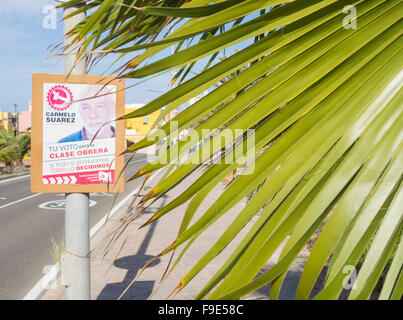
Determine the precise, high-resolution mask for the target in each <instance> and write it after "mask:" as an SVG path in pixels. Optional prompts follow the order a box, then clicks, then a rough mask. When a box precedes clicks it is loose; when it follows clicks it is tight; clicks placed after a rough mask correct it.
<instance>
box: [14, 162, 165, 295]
mask: <svg viewBox="0 0 403 320" xmlns="http://www.w3.org/2000/svg"><path fill="white" fill-rule="evenodd" d="M163 169H164V168H161V169H159V170H158V171H157V172H155V173H154V174H153V175H152V176H151V177H150V178H149V179H148V182H150V181H152V180H153V179H154V178H155V176H157V175H158V174H159V173H160V172H161V170H163ZM139 189H140V186H139V187H138V188H136V189H135V190H133V191H132V192H131V193H130V194H128V195H127V196H126V197H125V198H124V199H122V200H121V201H120V202H119V203H118V204H117V205H116V206H114V207H113V209H112V210H111V212H110V214H109V219H110V218H112V216H113V215H115V214H116V213H117V212H118V211H119V209H120V208H121V207H122V206H123V205H124V204H125V203H126V202H127V201H128V200H129V199H130V198H131V197H132V196H133V195H134V194H135V193H136V192H137V191H138V190H139ZM107 218H108V214H106V215H105V216H104V217H103V218H102V219H101V220H100V221H99V222H98V223H97V224H96V225H95V226H93V227H92V228H91V230H90V238H92V237H93V236H94V235H95V234H96V233H97V232H98V231H99V230H100V229H101V228H102V227H103V225H104V224H105V222H106V219H107ZM59 271H60V267H59V263H56V264H55V265H53V266H52V267H51V268H50V269H49V271H48V272H47V273H46V274H45V275H44V276H43V277H42V278H41V279H40V280H39V281H38V282H37V283H36V284H35V286H34V287H33V288H32V289H31V290H29V292H28V293H27V294H26V295H25V297H24V298H22V300H36V299H37V298H38V297H39V296H40V295H41V293H42V292H43V291H44V290H45V289H46V288H47V287H48V286H49V284H50V283H52V281H54V280H55V278H56V276H57V275H58V273H59Z"/></svg>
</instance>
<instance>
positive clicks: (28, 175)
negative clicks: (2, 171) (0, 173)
mask: <svg viewBox="0 0 403 320" xmlns="http://www.w3.org/2000/svg"><path fill="white" fill-rule="evenodd" d="M28 177H31V175H30V174H24V175H21V176H20V177H15V178H10V179H2V180H0V184H2V183H5V182H11V181H14V180H19V179H22V178H28Z"/></svg>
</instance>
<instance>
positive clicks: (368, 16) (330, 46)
mask: <svg viewBox="0 0 403 320" xmlns="http://www.w3.org/2000/svg"><path fill="white" fill-rule="evenodd" d="M79 3H81V4H83V5H84V7H85V8H86V9H91V10H93V11H91V12H92V13H91V14H89V15H88V17H87V18H86V20H84V22H83V23H82V24H80V25H78V26H77V27H76V28H75V29H73V30H72V32H71V34H70V36H71V37H73V39H75V41H76V42H78V41H84V44H83V46H82V52H81V53H82V54H90V53H91V52H85V51H86V48H87V47H88V46H89V44H92V45H93V50H96V49H97V50H99V49H106V50H105V51H99V52H98V54H99V55H100V56H103V55H109V54H114V53H117V54H119V56H120V57H122V56H127V57H130V61H129V63H127V64H125V65H123V66H122V67H121V68H120V71H121V75H120V77H125V78H145V77H149V76H156V75H158V74H160V73H163V72H167V71H170V70H173V69H179V70H180V71H179V73H178V74H177V78H178V79H179V76H181V75H182V78H181V81H179V82H178V85H177V86H176V87H174V88H172V89H171V90H170V91H168V92H166V93H164V94H162V95H161V96H160V97H158V98H156V99H155V100H153V101H151V102H150V103H148V104H147V105H145V106H144V107H142V108H140V109H138V110H136V111H134V112H132V113H129V114H127V115H125V116H123V117H122V118H123V119H127V118H132V117H140V116H145V115H148V114H150V113H152V112H155V111H157V110H160V109H162V108H164V111H163V115H165V114H168V113H169V112H170V111H172V110H174V109H175V108H177V107H179V106H181V105H183V104H184V103H186V102H188V101H189V100H190V99H191V98H194V97H196V96H197V95H199V94H201V93H202V92H204V91H206V90H209V93H208V94H207V95H206V96H204V97H203V98H202V99H200V100H199V101H198V102H196V103H194V104H193V105H191V106H190V107H188V108H187V109H186V110H184V111H183V112H181V113H180V114H178V115H177V116H176V117H175V118H174V119H172V120H171V121H170V122H168V123H166V124H165V125H163V126H161V127H160V128H158V130H156V131H154V132H150V134H149V135H148V136H147V137H146V138H145V139H144V140H142V141H140V142H138V143H136V144H134V145H133V146H131V147H130V148H129V149H128V150H126V152H134V151H136V150H139V149H141V148H144V147H147V146H150V145H153V144H155V143H156V142H157V141H158V138H161V137H164V138H165V140H166V145H170V147H169V148H168V149H165V150H162V151H161V153H160V154H159V157H158V159H157V160H156V161H154V162H153V163H149V164H147V165H146V166H145V167H143V168H142V169H141V170H140V171H139V172H137V173H136V174H135V175H134V176H133V177H132V178H131V179H135V178H137V177H139V176H141V175H144V174H149V173H150V172H153V171H155V170H157V169H159V168H162V167H165V166H167V167H169V168H172V167H173V165H176V166H175V168H174V169H172V171H171V172H170V173H169V175H167V176H166V177H164V178H163V179H162V180H161V181H160V182H159V183H158V184H157V185H155V186H154V187H153V188H152V189H151V191H150V192H149V193H148V194H147V195H146V196H145V197H144V198H143V199H142V201H141V203H142V204H143V205H146V204H149V203H152V202H155V201H157V200H158V199H159V198H160V197H162V196H163V195H165V194H166V193H167V192H168V191H170V190H172V188H174V187H176V186H180V185H181V182H182V181H184V179H186V178H187V177H189V176H190V175H196V177H197V179H196V181H195V182H194V183H193V184H192V185H191V186H189V187H188V188H186V189H184V190H183V192H181V194H179V195H178V196H177V197H176V198H175V199H174V200H173V201H172V202H170V203H168V204H166V205H165V206H164V207H163V208H162V209H160V210H159V211H158V212H157V213H156V214H155V215H154V216H153V217H152V218H151V219H150V220H149V221H148V222H147V223H146V225H147V224H149V223H152V222H153V221H155V220H157V219H159V218H160V217H162V216H163V215H166V214H174V212H175V208H177V207H178V206H180V205H182V204H184V203H186V202H188V201H189V200H190V201H189V202H188V204H187V210H186V214H185V216H184V218H183V221H182V224H181V226H180V228H179V230H178V236H177V239H176V240H175V241H174V242H173V243H172V244H170V245H168V246H167V247H166V249H165V250H163V252H161V254H160V255H163V254H167V253H169V252H171V251H173V250H175V249H176V248H178V247H179V246H181V245H184V244H186V245H185V247H184V248H183V249H182V252H181V254H180V255H179V257H178V258H177V260H176V261H175V262H174V263H173V265H172V268H171V269H170V270H169V272H171V271H172V270H174V269H175V267H176V266H177V265H178V263H179V261H180V260H181V258H182V257H183V255H184V253H185V252H186V251H187V250H188V248H189V247H191V245H196V244H197V239H198V236H199V235H200V234H202V233H203V232H204V231H205V230H206V229H207V228H209V227H210V226H211V225H212V224H213V222H214V221H216V220H217V219H218V218H219V217H221V216H222V215H224V214H226V213H227V212H228V210H229V209H231V208H232V207H234V206H235V205H236V204H237V203H239V202H240V201H242V200H243V199H244V198H246V197H249V196H250V195H252V196H251V198H250V200H249V201H248V203H247V205H246V206H245V208H244V209H243V210H241V212H239V213H238V214H237V216H236V217H235V219H234V220H233V222H232V223H231V224H230V225H229V226H228V228H227V229H226V230H225V231H224V232H223V234H222V235H221V236H220V238H219V239H218V240H217V241H216V242H215V243H211V248H210V249H209V250H208V251H207V252H206V253H205V255H204V256H203V257H202V258H201V259H200V260H199V261H197V262H196V263H195V265H194V266H193V267H192V268H191V269H190V270H189V272H188V273H187V274H186V275H185V277H184V278H183V279H182V280H181V282H180V283H179V284H178V286H177V288H176V289H175V290H174V291H173V295H174V294H175V293H177V292H178V291H179V290H181V289H182V288H183V287H185V286H186V285H187V284H188V283H189V282H190V281H191V280H192V279H193V278H194V277H195V276H196V275H197V274H198V273H199V272H200V271H201V270H203V268H204V267H205V266H206V265H207V264H208V263H209V262H211V261H212V260H213V259H214V258H215V257H216V256H217V255H219V254H220V253H221V252H222V250H223V249H224V248H225V247H226V246H227V245H228V244H229V243H230V242H231V241H233V240H234V238H235V237H236V236H237V234H238V233H239V232H240V231H241V230H242V229H244V228H245V227H246V226H247V225H248V223H251V218H252V217H254V216H255V215H257V214H259V219H257V220H256V222H254V223H253V225H252V227H251V228H250V230H249V231H248V233H247V234H246V236H245V237H244V238H243V239H241V241H240V243H239V244H238V245H237V247H236V249H235V250H234V251H233V252H232V254H231V255H230V256H229V258H228V259H227V261H226V262H225V263H224V264H223V266H222V267H221V268H220V269H219V270H217V273H216V274H215V275H214V276H213V277H212V278H211V279H210V281H209V283H208V284H207V285H206V286H205V287H204V288H203V289H202V291H201V292H200V293H199V294H198V296H197V298H207V297H208V298H210V299H238V298H240V297H242V296H244V295H246V294H248V293H250V292H253V291H255V290H257V289H259V288H260V287H262V286H264V285H266V284H267V283H271V284H272V286H271V292H270V297H271V298H278V296H279V292H280V289H281V286H282V283H283V280H284V279H285V276H286V274H287V272H288V270H289V268H290V266H291V265H292V263H293V261H294V260H295V258H296V257H297V256H298V254H299V252H300V251H301V250H302V249H303V248H304V247H305V246H306V245H307V243H308V241H309V240H310V239H311V238H312V236H313V235H314V234H315V233H317V232H318V231H319V234H320V235H319V237H318V239H317V240H316V242H315V244H314V246H313V249H312V251H311V252H310V255H309V258H308V260H307V263H306V265H305V269H304V271H303V273H302V276H301V278H300V281H299V285H298V289H297V292H296V298H298V299H307V298H310V297H312V288H313V286H314V284H315V283H316V281H317V279H318V277H319V274H320V273H321V272H322V270H324V269H327V275H326V281H325V283H324V288H323V289H322V291H321V292H320V293H319V294H318V295H317V296H316V298H317V299H337V298H338V297H339V295H340V293H341V291H342V290H343V285H344V282H343V281H344V280H345V277H346V275H345V274H344V269H345V267H346V266H353V267H354V268H356V269H357V270H358V277H357V283H356V287H355V289H353V290H351V293H350V295H349V298H350V299H368V298H370V297H371V295H373V292H374V289H375V287H376V285H377V284H378V283H379V280H380V279H383V278H384V279H385V281H384V284H383V287H382V289H381V292H380V295H379V298H381V299H399V298H400V297H401V294H402V292H403V280H402V279H403V277H402V272H401V268H402V261H403V260H402V255H401V249H402V241H401V234H402V228H403V221H402V217H403V216H402V211H401V210H399V204H401V203H402V199H401V197H402V178H403V170H402V167H401V163H402V156H403V153H402V150H403V149H402V148H403V144H402V141H403V131H402V129H401V128H402V127H403V114H402V111H403V109H402V108H401V106H402V102H403V90H402V77H403V70H402V69H403V68H402V67H403V65H402V62H401V61H402V58H401V57H402V53H403V51H402V50H403V38H402V30H403V28H402V27H403V24H402V20H401V18H402V17H401V12H402V10H403V1H402V0H388V1H384V0H366V1H362V0H340V1H335V0H325V1H319V0H309V1H306V0H305V1H302V0H295V1H269V0H257V1H256V0H254V1H252V0H245V1H236V0H226V1H203V0H196V1H173V0H172V1H164V2H163V3H161V2H159V1H142V5H141V7H139V3H138V2H137V1H126V0H110V1H109V0H108V1H103V2H99V1H79V0H76V1H70V2H67V3H65V4H64V6H69V5H75V4H79ZM346 6H354V8H355V9H356V13H357V16H356V17H355V18H354V19H355V23H356V25H357V28H356V29H355V28H353V27H351V26H352V25H351V26H349V25H346V18H347V14H348V12H349V11H346V9H348V8H351V7H346ZM261 10H263V11H261ZM350 22H351V21H350ZM168 23H172V24H173V25H175V23H176V27H175V30H173V31H172V33H170V34H169V35H168V34H166V32H165V34H164V33H163V32H164V31H166V30H167V28H169V27H168V26H167V25H168ZM228 26H230V28H226V27H228ZM82 39H84V40H82ZM192 40H195V41H194V43H193V45H190V46H188V47H184V46H183V44H184V41H189V42H190V43H191V41H192ZM244 41H249V42H248V45H247V46H246V47H245V49H243V50H240V51H235V53H234V54H233V55H231V56H229V57H227V58H226V59H223V60H222V61H216V60H215V58H216V57H217V55H218V54H219V52H220V51H222V50H230V49H234V47H235V48H236V47H237V46H238V45H239V44H240V43H242V42H244ZM171 45H175V46H176V50H175V52H174V53H173V54H172V55H170V54H165V52H166V50H165V51H164V49H166V48H167V47H168V46H171ZM141 50H144V51H142V52H140V54H139V55H137V56H132V55H133V54H136V52H137V51H141ZM92 52H93V51H92ZM205 57H208V58H209V59H210V61H209V62H208V63H207V65H206V67H205V68H203V69H202V70H201V71H200V72H199V73H198V74H196V75H195V76H193V77H190V78H189V75H190V73H189V71H190V70H191V69H192V68H195V67H196V65H195V64H197V62H198V61H199V60H201V59H202V58H205ZM151 58H152V59H153V61H152V62H150V61H151ZM147 62H150V63H148V64H146V63H147ZM186 79H187V80H186ZM161 117H162V116H161ZM174 121H175V123H176V124H177V126H172V124H173V122H174ZM185 129H189V130H190V131H189V132H188V133H187V134H186V135H185V137H184V138H183V139H182V140H179V141H178V139H177V137H178V134H179V133H180V132H181V131H183V130H185ZM224 132H225V133H226V134H228V135H229V139H227V140H226V141H224V139H221V136H220V134H223V133H224ZM251 138H253V139H254V142H255V143H254V145H253V146H251V145H250V144H249V143H248V142H250V139H251ZM196 146H200V147H199V148H198V149H197V150H196V151H193V152H190V151H191V150H194V148H195V147H196ZM238 151H239V152H238ZM231 152H232V153H231ZM185 159H187V161H185ZM219 160H221V162H220V161H219ZM224 160H231V161H230V163H228V162H227V163H225V162H223V161H224ZM248 168H249V169H250V170H247V169H248ZM234 170H238V171H242V170H245V171H244V173H245V174H241V175H238V176H236V177H235V179H234V181H232V183H231V184H229V185H228V186H227V187H226V188H225V190H224V191H223V192H222V193H221V194H220V195H219V197H218V199H217V200H216V202H215V203H214V204H213V205H212V206H211V207H209V208H207V210H206V211H205V212H202V213H201V215H198V216H196V215H195V213H196V212H197V210H198V209H199V208H200V204H201V202H202V200H203V199H204V198H205V197H206V196H207V195H208V194H209V193H210V192H212V191H213V190H214V188H215V186H216V185H217V184H219V183H221V181H222V180H223V179H224V178H225V177H226V176H227V175H228V174H229V173H231V172H234ZM196 217H197V218H196ZM284 242H286V244H285V246H284V247H283V249H282V251H281V254H280V258H279V260H278V262H277V264H276V265H275V266H274V267H273V268H271V269H270V270H268V271H266V272H264V273H263V274H261V275H259V276H258V274H259V271H260V270H261V269H262V268H263V267H264V265H265V264H266V262H267V261H268V259H269V258H270V257H271V256H272V255H273V254H274V252H275V251H276V250H279V248H280V245H281V244H282V243H284ZM160 255H159V256H160ZM173 295H172V296H173Z"/></svg>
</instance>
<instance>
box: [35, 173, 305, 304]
mask: <svg viewBox="0 0 403 320" xmlns="http://www.w3.org/2000/svg"><path fill="white" fill-rule="evenodd" d="M195 177H196V176H194V177H193V178H189V179H186V180H185V181H184V182H182V184H180V185H179V186H178V187H176V188H174V189H173V190H171V191H170V192H169V193H168V194H167V195H166V196H164V197H162V198H161V199H159V200H158V201H156V202H155V203H154V204H153V205H152V206H151V207H150V208H149V209H148V210H146V211H145V212H144V213H143V214H142V215H140V216H139V217H138V218H136V219H135V220H134V221H133V222H132V223H131V224H130V225H129V226H128V227H127V229H126V230H125V232H124V233H123V234H122V235H121V236H120V238H119V239H118V240H117V241H116V242H114V243H113V245H112V246H111V247H110V250H109V252H108V254H107V255H106V256H104V255H105V248H106V246H107V244H108V243H109V240H110V237H108V235H110V234H111V233H112V232H113V230H115V229H116V228H118V227H119V226H120V225H121V223H122V221H123V219H124V218H125V217H126V216H127V209H128V206H129V203H127V204H126V205H125V206H124V207H123V208H122V209H121V210H120V212H118V213H117V214H115V215H114V216H113V217H112V218H111V219H110V220H109V222H108V223H107V224H106V225H105V226H104V227H103V228H102V229H101V230H100V231H99V232H98V233H97V234H96V235H95V236H94V237H93V239H92V240H91V246H92V247H93V248H94V247H95V249H94V251H93V252H92V255H91V286H92V287H91V297H92V299H100V300H102V299H107V300H116V299H118V297H119V296H120V295H121V294H122V293H123V291H124V290H125V289H126V288H127V286H128V285H129V284H130V282H131V281H132V280H133V279H134V277H135V276H136V274H137V272H138V271H139V270H140V269H141V268H142V267H143V266H144V265H145V264H146V263H147V261H149V260H150V259H151V258H152V257H154V256H155V255H157V254H158V253H160V252H161V251H162V250H164V249H165V248H166V247H167V246H168V245H170V244H171V243H172V241H174V240H175V236H176V235H177V232H178V229H179V226H180V223H181V221H182V217H183V215H184V213H185V210H186V205H182V206H180V207H178V208H176V209H174V210H173V211H171V212H170V213H168V214H167V215H165V216H164V217H162V218H161V219H159V220H157V221H156V222H154V223H153V224H151V225H149V226H147V227H145V228H143V229H140V230H138V227H139V226H141V225H142V224H143V223H145V222H146V221H147V220H148V219H149V218H150V217H151V216H152V215H153V213H155V212H157V210H158V209H159V208H161V207H162V206H163V205H164V204H167V203H169V202H170V201H172V199H173V198H174V196H175V195H177V194H178V193H180V192H182V191H183V190H185V188H186V187H187V186H189V185H190V184H191V183H192V182H193V181H194V180H195ZM157 181H158V178H156V179H155V180H154V181H153V182H152V183H148V186H146V189H148V188H149V185H151V184H152V185H155V183H156V182H157ZM223 188H224V186H223V185H219V186H217V187H216V188H215V189H214V190H213V191H212V192H211V193H210V194H209V195H208V196H207V197H206V199H205V200H204V201H203V203H202V205H201V206H200V208H199V210H198V212H197V213H196V215H195V217H194V219H193V221H192V223H193V222H194V221H195V220H196V219H197V218H198V217H200V216H201V215H202V213H204V212H205V211H206V210H207V208H209V207H210V206H211V205H212V204H213V203H214V201H215V200H216V198H217V197H218V195H219V194H220V193H221V191H222V190H223ZM145 192H147V190H146V191H143V195H144V193H145ZM243 205H244V203H243V202H241V203H238V204H237V205H236V206H235V207H233V208H232V209H231V210H230V211H228V212H227V213H226V214H225V215H224V216H222V217H221V218H220V219H219V220H217V221H216V222H215V223H214V224H212V225H211V226H210V227H209V228H208V229H207V230H206V231H205V232H204V233H202V234H201V235H200V237H199V239H198V240H196V242H195V243H194V244H193V245H192V246H191V247H190V249H189V250H188V251H187V252H186V254H185V255H184V256H183V258H182V260H181V262H180V263H179V264H178V266H177V268H176V269H175V270H174V272H173V273H172V274H171V275H170V276H169V277H168V279H167V281H166V282H165V283H164V284H163V285H162V286H161V287H160V288H159V289H158V290H157V291H156V293H155V294H154V295H153V296H152V297H150V295H151V293H152V292H153V290H154V289H155V288H156V287H157V286H158V284H159V282H160V279H161V276H162V275H163V273H164V271H165V269H166V266H167V263H168V261H169V258H170V254H168V255H166V256H163V257H161V258H160V259H158V260H156V261H155V262H154V263H152V264H151V265H150V266H149V267H148V268H147V269H146V270H145V271H144V273H143V274H142V275H141V276H140V277H139V278H138V279H137V281H136V282H135V283H134V284H133V285H132V286H131V287H130V289H129V290H128V291H127V292H126V293H125V295H124V296H123V297H122V299H129V300H131V299H135V300H138V299H150V298H151V299H166V298H167V297H168V295H169V294H170V293H171V291H172V290H173V289H174V288H175V287H176V286H177V285H178V283H179V281H180V280H181V278H182V277H183V276H184V275H185V274H186V273H187V272H188V271H189V270H190V269H191V267H192V266H193V265H194V264H195V263H196V262H197V261H198V259H199V258H201V257H202V256H203V254H204V253H205V252H206V251H207V250H208V249H209V248H210V247H211V246H212V245H213V244H214V243H215V240H217V239H218V238H219V236H220V235H221V234H222V233H223V231H224V230H225V229H226V228H227V226H228V225H229V224H230V223H231V222H232V221H233V220H234V219H235V217H236V215H237V214H238V213H239V212H240V210H242V208H243ZM252 221H255V219H254V220H252ZM251 226H252V222H250V223H249V224H248V225H247V226H246V228H244V230H242V232H240V233H239V234H238V236H237V237H236V239H235V240H234V241H233V242H231V243H230V244H229V245H228V246H227V247H226V248H225V250H224V251H223V252H222V253H221V254H220V255H219V256H218V257H216V258H215V259H214V260H213V261H212V262H211V263H210V264H209V265H207V266H206V267H205V268H204V270H202V271H201V272H200V273H199V274H198V275H197V276H196V277H195V278H194V279H193V280H192V281H191V282H190V283H189V284H188V285H187V286H186V287H185V288H184V289H183V290H182V291H181V292H179V293H178V294H177V295H176V297H175V299H193V298H194V297H195V296H196V295H197V294H198V293H199V291H200V290H201V289H202V288H203V287H204V285H205V284H207V282H208V281H209V279H210V278H211V277H212V276H213V275H214V274H215V272H216V271H217V270H218V269H219V268H220V267H221V265H222V264H223V263H224V262H225V261H226V259H227V258H228V257H229V255H230V253H231V252H232V250H233V249H234V248H235V247H236V245H237V244H238V243H239V242H240V240H241V239H242V238H243V237H244V236H245V235H246V233H247V231H248V230H249V228H250V227H251ZM123 244H124V246H123V249H122V250H121V248H122V245H123ZM181 248H183V245H182V246H181V247H180V248H179V250H178V251H177V253H176V255H175V257H176V256H178V254H179V252H180V251H181V250H180V249H181ZM120 250H121V251H120ZM119 251H120V253H119ZM118 253H119V254H118ZM304 261H305V258H304V257H301V258H299V259H297V261H296V262H295V263H294V265H293V266H292V268H291V270H290V272H289V274H288V276H287V278H286V281H285V287H284V290H282V292H281V297H280V298H281V299H292V298H293V296H294V294H295V289H296V285H297V279H298V277H299V275H300V273H301V270H302V267H303V264H304ZM272 263H273V261H269V262H268V264H267V268H269V267H270V266H271V265H272ZM265 268H266V267H265ZM268 295H269V286H266V287H264V288H261V289H260V290H258V291H257V292H255V293H252V294H250V295H248V296H246V297H245V299H267V298H268ZM63 298H64V290H63V289H62V288H60V287H59V288H58V289H57V290H49V291H48V292H47V293H46V294H45V295H44V296H43V299H63Z"/></svg>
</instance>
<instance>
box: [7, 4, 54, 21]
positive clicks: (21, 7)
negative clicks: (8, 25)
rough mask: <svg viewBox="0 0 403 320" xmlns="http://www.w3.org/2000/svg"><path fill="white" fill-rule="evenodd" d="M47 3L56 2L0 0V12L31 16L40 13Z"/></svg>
mask: <svg viewBox="0 0 403 320" xmlns="http://www.w3.org/2000/svg"><path fill="white" fill-rule="evenodd" d="M47 4H56V2H55V1H53V0H14V1H11V0H8V1H7V0H2V1H0V14H1V15H3V14H5V15H9V14H12V15H18V16H25V17H27V16H30V17H33V16H36V15H38V14H42V9H43V7H44V6H46V5H47Z"/></svg>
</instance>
